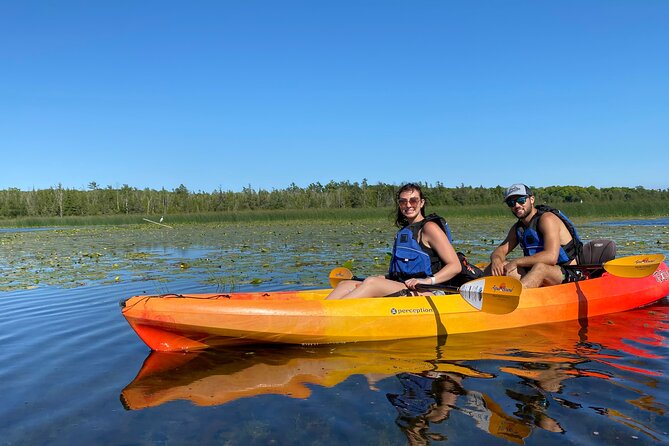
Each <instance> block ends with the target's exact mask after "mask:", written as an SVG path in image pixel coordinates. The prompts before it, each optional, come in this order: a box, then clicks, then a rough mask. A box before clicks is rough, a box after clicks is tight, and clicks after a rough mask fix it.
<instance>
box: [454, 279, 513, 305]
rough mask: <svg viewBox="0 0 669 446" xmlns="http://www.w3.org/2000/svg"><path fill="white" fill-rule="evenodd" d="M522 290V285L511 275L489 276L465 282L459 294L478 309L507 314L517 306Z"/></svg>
mask: <svg viewBox="0 0 669 446" xmlns="http://www.w3.org/2000/svg"><path fill="white" fill-rule="evenodd" d="M522 290H523V285H522V284H521V283H520V281H519V280H517V279H514V278H513V277H506V276H490V277H482V278H480V279H476V280H472V281H471V282H467V283H465V284H464V285H462V286H461V287H460V295H461V296H462V298H463V299H464V300H466V301H467V302H468V303H469V304H470V305H471V306H472V307H474V308H476V309H477V310H479V311H484V312H486V313H492V314H507V313H511V312H512V311H513V310H515V309H516V308H517V307H518V302H519V300H520V293H521V291H522Z"/></svg>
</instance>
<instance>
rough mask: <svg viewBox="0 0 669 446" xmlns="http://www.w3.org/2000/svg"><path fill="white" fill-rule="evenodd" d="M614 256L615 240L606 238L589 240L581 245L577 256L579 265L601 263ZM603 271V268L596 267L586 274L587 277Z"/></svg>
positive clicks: (598, 274)
mask: <svg viewBox="0 0 669 446" xmlns="http://www.w3.org/2000/svg"><path fill="white" fill-rule="evenodd" d="M615 258H616V242H614V241H613V240H608V239H597V240H590V241H589V242H588V243H586V244H584V245H583V249H582V250H581V254H580V255H579V256H578V259H577V261H578V264H579V265H601V264H603V263H605V262H608V261H609V260H613V259H615ZM602 273H604V268H603V267H602V269H601V270H599V269H596V270H593V271H591V272H590V274H588V276H589V278H594V277H599V276H601V275H602Z"/></svg>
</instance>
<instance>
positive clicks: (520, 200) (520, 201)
mask: <svg viewBox="0 0 669 446" xmlns="http://www.w3.org/2000/svg"><path fill="white" fill-rule="evenodd" d="M527 199H528V196H527V195H523V196H522V197H517V198H507V200H506V205H507V206H509V207H510V208H512V207H514V206H515V205H516V203H518V204H519V205H521V206H522V205H524V204H525V202H526V201H527Z"/></svg>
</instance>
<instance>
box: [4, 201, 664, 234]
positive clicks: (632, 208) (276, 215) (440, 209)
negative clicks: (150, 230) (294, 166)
mask: <svg viewBox="0 0 669 446" xmlns="http://www.w3.org/2000/svg"><path fill="white" fill-rule="evenodd" d="M547 204H551V203H547ZM555 207H557V208H559V209H561V210H562V211H563V212H564V213H565V214H567V215H568V216H570V217H585V218H598V217H599V218H615V217H658V216H667V215H669V201H665V200H659V201H649V200H635V201H607V202H599V203H560V204H559V205H556V206H555ZM427 211H428V213H432V212H435V213H438V214H440V215H443V216H445V217H462V218H467V217H472V218H475V217H500V216H507V215H509V210H508V208H507V207H506V206H505V205H504V204H503V203H501V202H500V203H499V204H482V205H468V206H447V207H444V206H429V207H428V209H427ZM393 217H394V208H389V207H385V208H341V209H285V210H245V211H236V212H208V213H184V214H168V215H165V216H164V218H165V221H164V223H165V224H168V225H174V224H206V223H230V222H274V221H276V222H285V221H318V220H321V221H348V220H350V221H363V220H378V221H388V222H392V221H393ZM143 218H148V219H150V220H153V221H156V222H157V221H159V219H160V216H157V215H142V214H123V215H96V216H73V217H62V218H61V217H19V218H6V219H2V220H0V227H15V228H29V227H60V226H63V227H69V226H98V225H106V226H119V225H132V224H141V225H145V224H146V225H148V224H150V223H148V222H146V221H144V220H143Z"/></svg>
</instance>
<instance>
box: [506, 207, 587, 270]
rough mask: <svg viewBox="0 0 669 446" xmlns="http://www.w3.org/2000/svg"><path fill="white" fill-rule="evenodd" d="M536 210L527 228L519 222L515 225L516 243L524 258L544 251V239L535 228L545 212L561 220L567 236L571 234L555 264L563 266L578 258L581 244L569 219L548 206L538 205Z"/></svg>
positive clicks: (562, 246)
mask: <svg viewBox="0 0 669 446" xmlns="http://www.w3.org/2000/svg"><path fill="white" fill-rule="evenodd" d="M536 209H537V213H536V214H535V216H534V217H532V220H530V224H529V225H528V226H527V228H526V227H524V226H523V224H522V223H521V222H518V223H516V237H517V239H518V243H519V244H520V246H521V247H522V248H523V254H524V255H525V256H531V255H534V254H536V253H538V252H540V251H543V250H544V237H543V235H542V234H541V233H540V232H539V231H538V229H537V226H538V225H539V219H540V218H541V216H542V215H543V214H544V213H545V212H552V213H553V214H555V215H556V216H557V217H558V218H559V219H560V220H562V222H563V223H564V225H565V226H566V227H567V229H568V230H569V234H571V241H570V242H569V243H567V244H566V245H561V246H560V253H559V255H558V260H557V264H558V265H565V264H568V263H569V262H571V261H572V260H573V259H575V258H576V257H578V255H579V254H580V252H581V250H582V248H583V242H582V241H581V239H580V238H579V236H578V233H577V232H576V228H575V227H574V224H573V223H572V222H571V220H569V218H567V216H566V215H564V214H563V213H562V211H560V210H558V209H555V208H552V207H550V206H546V205H543V204H540V205H539V206H536Z"/></svg>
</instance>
